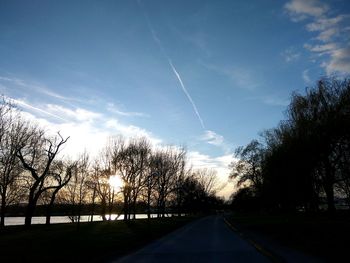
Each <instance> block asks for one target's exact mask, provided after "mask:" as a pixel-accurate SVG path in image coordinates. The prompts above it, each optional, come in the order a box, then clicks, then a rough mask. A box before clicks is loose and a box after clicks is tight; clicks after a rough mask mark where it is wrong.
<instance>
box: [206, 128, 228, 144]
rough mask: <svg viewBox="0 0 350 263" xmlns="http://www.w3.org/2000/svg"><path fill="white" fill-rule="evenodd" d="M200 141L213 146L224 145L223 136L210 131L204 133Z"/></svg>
mask: <svg viewBox="0 0 350 263" xmlns="http://www.w3.org/2000/svg"><path fill="white" fill-rule="evenodd" d="M201 139H202V140H203V141H206V142H207V143H209V144H212V145H215V146H221V145H222V144H223V143H224V136H222V135H220V134H217V133H216V132H214V131H211V130H206V131H204V135H203V136H202V137H201Z"/></svg>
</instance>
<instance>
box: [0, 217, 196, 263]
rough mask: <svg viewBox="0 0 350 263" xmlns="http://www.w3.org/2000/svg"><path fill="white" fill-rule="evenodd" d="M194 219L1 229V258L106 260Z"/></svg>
mask: <svg viewBox="0 0 350 263" xmlns="http://www.w3.org/2000/svg"><path fill="white" fill-rule="evenodd" d="M191 220H193V218H191V217H180V218H178V217H172V218H161V219H151V220H147V219H145V220H142V219H138V220H135V221H133V222H128V223H126V222H123V221H111V222H93V223H81V224H80V226H79V228H77V225H76V224H56V225H51V226H45V225H33V226H32V227H31V228H30V229H25V228H24V227H23V226H13V227H6V228H5V229H2V230H0V262H4V263H5V262H11V263H12V262H84V263H86V262H106V261H109V260H110V259H111V258H118V257H121V256H123V255H125V254H127V253H130V252H132V251H133V250H135V249H138V248H140V247H142V246H144V245H145V244H148V243H149V242H150V241H152V240H154V239H157V238H159V237H161V236H163V235H165V234H167V233H169V232H171V231H173V230H175V229H176V228H178V227H181V226H183V225H185V224H186V223H188V222H190V221H191Z"/></svg>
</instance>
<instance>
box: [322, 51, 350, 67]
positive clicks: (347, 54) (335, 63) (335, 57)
mask: <svg viewBox="0 0 350 263" xmlns="http://www.w3.org/2000/svg"><path fill="white" fill-rule="evenodd" d="M330 56H331V59H330V62H329V63H326V64H325V65H324V66H325V68H326V72H327V74H332V73H335V72H338V73H350V46H347V47H345V48H340V49H337V50H333V51H332V52H331V55H330Z"/></svg>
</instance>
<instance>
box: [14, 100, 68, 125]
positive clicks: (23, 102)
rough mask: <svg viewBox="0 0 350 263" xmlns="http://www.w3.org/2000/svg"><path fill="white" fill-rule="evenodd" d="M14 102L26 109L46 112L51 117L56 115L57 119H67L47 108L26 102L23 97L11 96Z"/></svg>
mask: <svg viewBox="0 0 350 263" xmlns="http://www.w3.org/2000/svg"><path fill="white" fill-rule="evenodd" d="M10 99H11V100H12V101H13V102H14V104H15V105H16V106H18V107H20V108H22V109H26V110H29V111H34V112H39V113H41V114H44V115H47V116H50V117H54V118H55V119H59V120H61V121H67V120H66V119H64V118H62V117H61V116H59V115H56V114H54V113H51V112H49V111H47V110H44V109H42V108H40V107H38V106H33V105H31V104H29V103H28V102H26V101H25V100H23V99H14V98H10Z"/></svg>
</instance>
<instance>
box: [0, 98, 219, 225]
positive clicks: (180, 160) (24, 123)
mask: <svg viewBox="0 0 350 263" xmlns="http://www.w3.org/2000/svg"><path fill="white" fill-rule="evenodd" d="M68 140H69V137H68V138H64V137H62V136H61V134H60V133H58V134H56V135H50V134H49V133H48V132H47V131H45V130H44V129H43V128H42V127H39V126H38V125H37V124H35V123H33V122H30V121H28V120H25V119H24V118H23V117H22V115H21V113H20V112H19V111H18V110H17V109H16V108H15V107H14V106H13V105H11V103H10V102H9V101H8V100H6V99H5V98H4V97H3V98H2V101H1V105H0V195H1V197H0V199H1V207H0V209H1V210H0V213H1V220H0V226H4V219H5V215H6V208H7V207H8V206H9V205H11V204H14V203H17V204H18V203H22V204H25V205H26V212H25V225H27V226H29V225H31V219H32V216H33V215H34V213H35V208H36V207H37V205H38V204H41V205H42V204H45V205H46V207H47V211H46V213H47V220H46V223H47V224H49V223H50V216H51V213H52V207H53V205H54V204H55V203H57V202H59V203H63V204H70V205H71V207H72V208H73V211H70V217H71V219H72V221H78V222H79V221H80V216H81V211H82V210H81V208H82V206H83V205H85V204H90V206H91V215H92V216H93V215H94V207H95V206H96V205H98V206H99V207H100V211H101V215H102V217H103V219H104V220H106V219H107V218H106V214H108V213H109V214H111V213H112V210H113V209H114V207H115V204H116V203H117V201H118V202H121V203H122V206H123V208H122V211H123V213H124V219H125V220H129V219H133V218H135V215H136V212H137V204H139V203H140V202H142V203H143V204H145V206H146V212H147V214H148V217H150V216H151V213H154V212H155V213H157V215H158V216H165V214H166V213H167V212H168V211H169V209H170V208H171V211H172V212H176V213H179V214H180V213H188V212H195V211H199V210H206V209H208V208H210V205H213V204H216V203H217V202H218V200H217V198H216V197H215V186H216V174H215V172H214V171H213V170H207V169H202V170H193V169H191V168H189V166H188V163H187V158H186V151H185V149H183V148H179V147H171V146H168V147H160V148H154V147H152V146H151V144H150V142H149V141H148V140H147V139H145V138H134V139H125V138H123V137H121V136H117V137H112V138H110V139H109V140H108V142H107V144H106V145H105V146H104V148H103V149H102V150H101V152H100V154H99V155H98V157H97V158H94V159H92V158H91V157H90V156H89V154H88V153H87V152H84V153H82V154H81V155H80V156H79V157H78V158H76V159H75V160H71V159H67V158H62V157H60V154H59V152H60V150H61V149H62V147H63V146H64V144H66V143H67V141H68ZM112 176H117V177H118V178H119V180H120V181H121V184H120V185H119V187H116V186H115V185H114V186H113V185H112V184H111V182H110V180H111V177H112Z"/></svg>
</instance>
